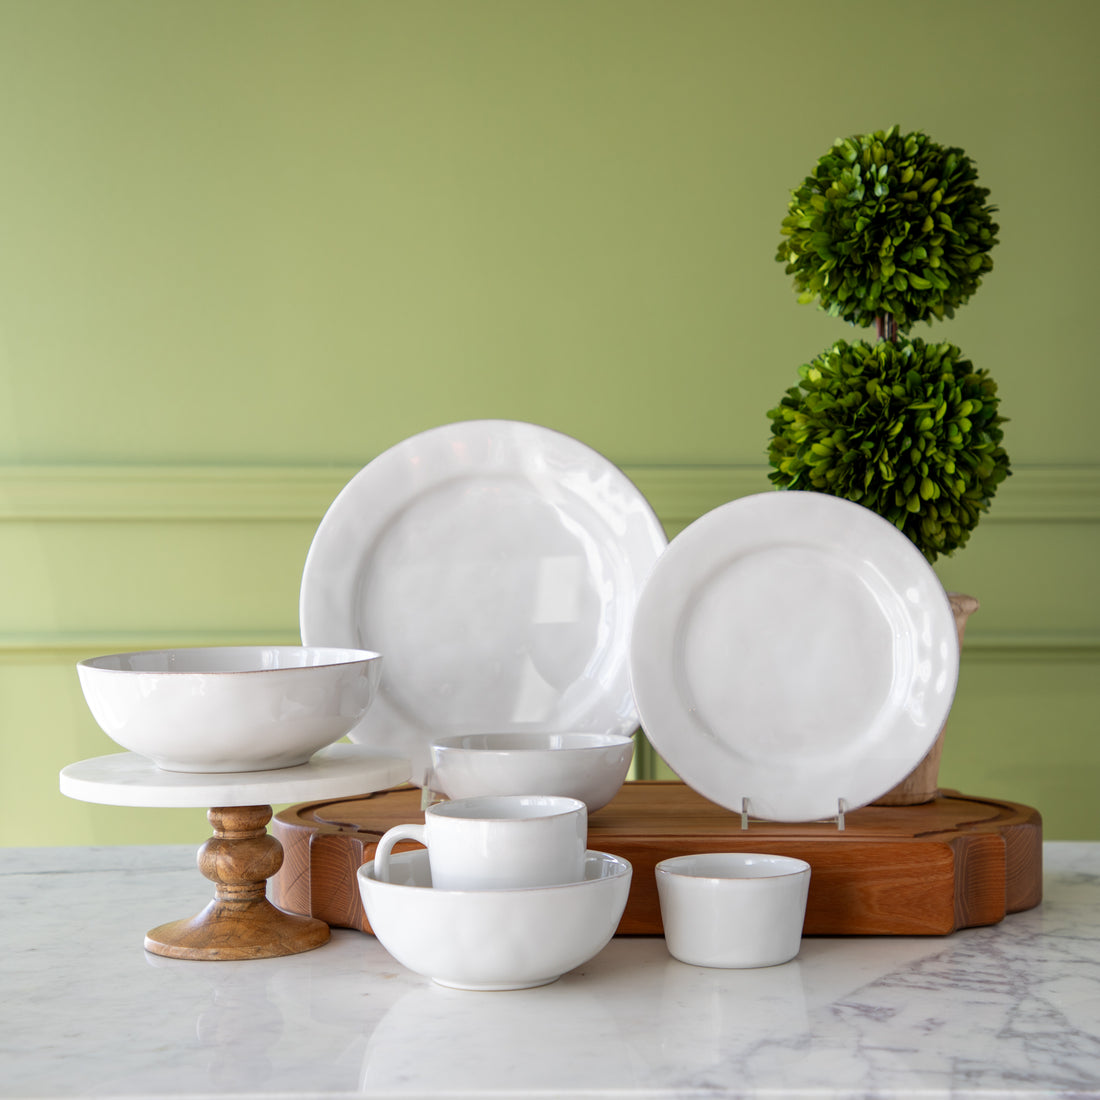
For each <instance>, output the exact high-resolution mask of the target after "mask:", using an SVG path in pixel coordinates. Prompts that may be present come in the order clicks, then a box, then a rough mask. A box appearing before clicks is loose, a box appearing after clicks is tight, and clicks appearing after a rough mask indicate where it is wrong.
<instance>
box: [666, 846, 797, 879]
mask: <svg viewBox="0 0 1100 1100" xmlns="http://www.w3.org/2000/svg"><path fill="white" fill-rule="evenodd" d="M707 858H718V859H733V860H741V861H746V862H743V863H741V866H742V867H748V866H751V864H750V863H748V862H747V861H749V860H753V859H758V860H761V861H766V862H782V863H785V864H791V865H792V866H791V868H790V870H786V871H777V872H776V873H775V874H770V875H743V874H693V873H692V872H691V871H688V870H686V869H685V868H686V866H687V864H688V862H689V861H690V860H697V859H707ZM811 869H812V868H811V867H810V864H809V863H807V862H806V860H804V859H799V858H798V857H797V856H782V855H777V854H776V853H774V852H692V853H689V854H685V855H682V856H672V857H670V858H669V859H663V860H661V862H660V863H658V864H657V866H656V867H655V868H654V870H655V871H656V873H657V874H658V875H668V876H669V877H672V878H682V879H696V880H698V881H701V882H766V881H769V880H771V879H779V878H793V877H794V876H796V875H804V874H806V872H807V871H810V870H811Z"/></svg>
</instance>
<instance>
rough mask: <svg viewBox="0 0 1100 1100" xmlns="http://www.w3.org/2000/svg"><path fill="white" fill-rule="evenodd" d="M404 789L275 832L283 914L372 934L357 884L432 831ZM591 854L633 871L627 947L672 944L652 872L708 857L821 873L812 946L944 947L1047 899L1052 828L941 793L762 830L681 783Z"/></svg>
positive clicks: (314, 805)
mask: <svg viewBox="0 0 1100 1100" xmlns="http://www.w3.org/2000/svg"><path fill="white" fill-rule="evenodd" d="M420 800H421V791H420V789H419V788H415V787H404V788H398V789H395V790H391V791H384V792H380V793H377V794H371V795H364V796H361V797H357V798H344V799H333V800H328V801H319V802H310V803H302V804H300V805H297V806H291V807H289V808H288V809H286V810H284V811H282V812H281V813H280V814H278V815H277V816H276V817H275V819H274V821H273V822H272V826H271V829H272V832H273V833H274V835H275V836H276V837H278V839H279V840H280V842H281V843H282V845H283V848H284V851H285V862H284V864H283V867H282V869H281V870H280V871H279V873H278V874H277V875H276V876H275V877H274V878H273V879H272V880H271V882H270V883H269V886H270V889H271V896H272V899H273V900H274V901H275V903H276V904H277V905H279V906H280V907H281V908H283V909H286V910H288V911H290V912H294V913H302V914H305V915H309V916H314V917H318V918H319V919H321V920H323V921H325V922H326V923H328V924H330V925H334V926H337V927H343V928H358V929H360V930H362V931H369V930H370V929H369V925H368V924H367V922H366V918H365V916H364V914H363V909H362V905H361V903H360V900H359V889H358V882H357V879H356V873H357V871H358V869H359V867H360V866H361V865H362V864H363V863H366V862H368V861H369V860H370V859H372V858H373V854H374V846H375V844H376V843H377V841H378V839H379V838H380V837H381V835H382V834H383V833H384V832H385V831H386V830H387V829H388V828H390V827H391V826H392V825H398V824H401V823H403V822H410V821H422V820H423V811H422V810H421V808H420ZM588 845H589V847H590V848H595V849H597V850H599V851H608V852H613V853H614V854H616V855H619V856H622V857H624V858H625V859H628V860H630V862H631V863H632V864H633V866H634V877H633V881H632V884H631V893H630V899H629V901H628V902H627V907H626V912H625V913H624V914H623V919H622V921H621V922H620V924H619V934H620V935H624V934H625V935H638V934H641V935H659V934H661V932H662V927H661V915H660V907H659V904H658V901H657V890H656V883H655V879H654V874H653V868H654V866H655V865H656V864H657V863H658V862H659V861H660V860H662V859H666V858H668V857H669V856H674V855H682V854H687V853H691V852H706V851H762V852H772V853H775V854H779V855H793V856H797V857H799V858H801V859H805V860H807V861H808V862H809V863H810V865H811V867H812V868H813V875H812V878H811V884H810V898H809V902H808V905H807V911H806V926H805V930H806V934H807V935H945V934H947V933H950V932H953V931H955V930H956V929H958V928H967V927H972V926H976V925H983V924H994V923H996V922H997V921H999V920H1001V919H1003V918H1004V916H1005V915H1006V914H1007V913H1014V912H1019V911H1021V910H1024V909H1030V908H1033V907H1034V906H1036V905H1038V904H1039V902H1040V901H1041V898H1042V819H1041V817H1040V815H1039V813H1038V812H1037V811H1036V810H1033V809H1031V808H1030V807H1027V806H1021V805H1018V804H1016V803H1012V802H1005V801H1000V800H996V799H989V798H979V797H974V796H969V795H962V794H959V793H957V792H954V791H941V792H940V794H939V796H938V797H937V798H935V799H934V800H933V801H931V802H926V803H924V804H923V805H919V806H865V807H863V808H862V809H859V810H854V811H852V812H850V813H848V814H847V815H846V816H845V820H844V829H843V831H841V830H839V829H838V825H837V822H835V821H827V822H810V823H791V824H788V823H782V822H770V821H755V820H753V821H750V822H749V823H748V828H747V829H743V828H742V819H741V816H740V815H739V814H734V813H731V812H730V811H728V810H726V809H723V808H722V807H720V806H717V805H716V804H714V803H713V802H710V801H708V800H707V799H705V798H703V797H702V796H701V795H699V794H697V793H696V792H695V791H693V790H692V789H691V788H690V787H687V786H686V785H685V784H683V783H679V782H664V781H643V782H634V783H627V784H625V785H624V786H623V788H622V790H621V791H620V792H619V794H618V795H617V796H616V797H615V798H614V799H613V800H612V801H611V802H610V803H609V804H608V805H607V806H605V807H604V808H603V809H602V810H599V811H597V812H596V813H594V814H593V815H592V816H591V817H590V819H589V829H588Z"/></svg>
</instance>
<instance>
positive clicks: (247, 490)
mask: <svg viewBox="0 0 1100 1100" xmlns="http://www.w3.org/2000/svg"><path fill="white" fill-rule="evenodd" d="M358 469H359V467H352V466H228V465H227V466H153V465H149V466H0V522H18V521H30V520H39V521H67V522H74V521H75V522H79V521H82V520H88V521H103V520H107V521H123V520H125V521H142V520H160V521H163V520H181V521H186V520H202V521H219V520H220V521H233V522H241V521H249V520H267V521H285V522H296V521H306V520H309V521H319V520H320V517H321V516H322V515H323V514H324V512H325V510H326V509H327V508H328V506H329V504H331V503H332V500H333V499H334V498H335V496H336V494H337V493H338V492H339V491H340V489H341V488H343V486H344V485H345V484H346V483H347V482H348V481H349V480H350V479H351V477H352V476H353V475H354V474H355V473H356V472H357V470H358ZM623 469H624V472H625V473H626V474H627V476H628V477H630V478H631V480H633V481H634V483H635V484H636V485H637V486H638V488H639V489H641V491H642V492H643V493H644V494H645V495H646V497H647V499H648V500H649V501H650V503H651V504H652V505H653V507H654V509H655V510H656V512H657V514H658V515H659V516H660V517H661V519H662V521H663V522H664V523H665V524H667V525H669V526H672V527H680V526H682V525H684V524H685V523H688V522H690V521H691V520H693V519H695V518H697V517H698V516H700V515H703V514H704V513H705V512H707V511H710V509H712V508H715V507H717V506H718V505H719V504H722V503H725V502H726V501H728V500H733V499H735V498H737V497H741V496H747V495H748V494H750V493H759V492H767V491H768V490H770V489H771V488H772V486H771V483H770V482H769V481H768V478H767V474H768V467H767V466H765V465H764V464H759V465H730V466H692V465H679V466H624V467H623ZM1098 521H1100V465H1078V466H1041V465H1035V466H1018V467H1016V468H1015V472H1014V473H1013V476H1012V477H1011V478H1009V479H1008V481H1006V482H1005V483H1004V484H1003V485H1002V486H1001V487H1000V489H999V490H998V493H997V497H996V499H995V501H994V504H993V506H992V508H991V509H990V511H989V514H988V515H987V516H986V517H984V518H983V520H982V522H983V524H984V523H1059V522H1070V523H1095V522H1098Z"/></svg>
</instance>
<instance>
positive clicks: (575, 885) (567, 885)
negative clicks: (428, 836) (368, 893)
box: [357, 848, 634, 897]
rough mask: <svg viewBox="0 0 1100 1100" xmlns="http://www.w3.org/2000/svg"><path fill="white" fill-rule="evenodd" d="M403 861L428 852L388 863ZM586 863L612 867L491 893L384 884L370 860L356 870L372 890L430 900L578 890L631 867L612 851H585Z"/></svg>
mask: <svg viewBox="0 0 1100 1100" xmlns="http://www.w3.org/2000/svg"><path fill="white" fill-rule="evenodd" d="M402 857H404V858H405V859H406V860H407V859H408V858H409V857H414V858H417V859H419V860H427V858H428V850H427V848H415V849H413V850H411V851H408V852H394V853H393V855H391V856H390V863H391V864H392V863H393V862H394V860H398V859H402ZM589 862H596V863H599V864H600V865H601V866H603V867H609V868H611V871H610V872H609V873H608V874H602V875H600V876H599V877H598V878H579V879H577V881H576V882H558V883H549V884H547V885H545V886H506V887H503V888H501V889H493V890H440V889H439V888H438V887H436V886H415V885H412V884H410V883H407V882H387V881H386V880H385V879H380V878H376V877H375V876H374V874H373V871H374V860H373V859H372V860H369V861H368V862H366V863H364V864H363V865H362V866H361V867H360V868H359V870H358V872H357V874H358V876H359V877H360V878H361V879H362V880H363V881H364V882H369V883H371V884H372V886H371V887H369V888H373V887H374V886H381V887H383V888H384V889H386V890H422V891H424V892H426V893H428V894H430V895H432V896H433V897H436V896H443V897H454V896H456V895H457V896H459V897H462V896H469V897H488V896H492V897H509V896H515V895H517V894H536V893H540V892H545V891H546V890H578V889H584V888H585V887H593V886H597V885H598V884H600V883H605V884H606V883H609V882H614V881H615V880H617V879H620V878H622V877H623V876H624V875H629V874H632V873H633V870H634V867H633V865H632V864H631V862H630V861H629V860H627V859H623V857H622V856H617V855H615V854H613V853H612V852H598V851H596V850H595V849H594V848H588V849H587V850H586V851H585V853H584V864H585V867H586V868H587V866H588V864H589Z"/></svg>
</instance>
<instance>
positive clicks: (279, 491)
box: [0, 464, 1100, 663]
mask: <svg viewBox="0 0 1100 1100" xmlns="http://www.w3.org/2000/svg"><path fill="white" fill-rule="evenodd" d="M357 470H358V467H349V466H286V465H279V466H231V465H226V466H158V465H142V466H105V465H103V466H70V465H66V466H60V465H59V466H45V465H43V466H0V526H2V525H3V524H26V523H32V524H38V523H85V522H86V523H134V522H139V523H140V522H150V523H157V522H160V523H191V522H202V523H211V522H213V523H238V524H239V523H250V522H259V521H266V522H285V523H303V524H308V525H310V526H315V525H316V524H317V523H318V522H320V519H321V517H322V516H323V515H324V513H325V511H326V510H327V508H328V506H329V505H330V504H331V502H332V500H333V499H334V498H335V496H336V495H337V493H339V491H340V490H341V489H342V488H343V486H344V485H345V484H346V483H347V481H348V480H349V479H350V478H351V477H352V476H353V475H354V474H355V473H356V472H357ZM624 471H625V473H626V474H627V475H628V476H629V477H630V478H631V479H632V480H633V481H634V482H635V484H637V486H638V487H639V489H641V491H642V492H643V493H644V494H645V495H646V497H647V499H648V500H649V501H650V503H651V504H652V505H653V507H654V509H655V511H656V512H657V514H658V515H659V516H660V518H661V520H662V522H663V523H664V524H665V526H666V528H667V529H668V531H669V533H670V534H675V533H676V532H677V531H679V530H680V529H682V528H683V527H684V526H686V525H687V524H688V523H690V522H691V521H692V520H694V519H696V518H697V517H698V516H701V515H703V514H704V513H706V512H708V511H710V510H711V509H713V508H715V507H718V506H719V505H721V504H723V503H725V502H726V501H729V500H733V499H736V498H738V497H742V496H747V495H749V494H751V493H758V492H766V491H769V490H770V489H771V484H770V482H769V481H768V479H767V473H768V468H767V467H766V466H765V465H763V464H760V465H751V466H750V465H730V466H691V465H681V466H626V467H624ZM982 522H983V524H986V523H988V524H1042V525H1049V524H1069V523H1072V524H1095V523H1098V522H1100V465H1078V466H1066V465H1062V466H1053V465H1047V466H1043V465H1035V466H1021V467H1017V468H1016V470H1015V473H1014V475H1013V476H1012V477H1011V478H1010V479H1009V480H1008V481H1007V482H1006V483H1005V484H1004V485H1003V486H1002V487H1001V489H1000V491H999V492H998V494H997V498H996V499H995V501H994V504H993V507H992V508H991V510H990V512H989V514H988V515H987V516H986V517H984V518H983V520H982ZM297 640H298V639H297V624H288V625H287V629H286V630H285V631H271V630H259V631H254V632H251V631H250V632H247V633H246V632H244V631H240V630H238V631H234V632H224V631H223V632H219V631H217V630H214V631H211V632H197V631H185V632H183V633H182V634H173V635H172V636H171V637H167V636H163V635H161V634H159V633H156V632H140V631H126V632H115V631H110V630H105V631H103V632H102V633H101V632H98V631H97V632H95V633H94V634H88V633H82V634H71V635H70V634H66V633H64V632H52V633H51V632H48V631H40V632H35V633H33V634H31V633H27V634H18V635H2V634H0V658H2V659H3V660H4V661H5V662H8V663H11V662H23V661H58V662H60V661H68V660H78V659H80V657H82V656H87V655H88V654H91V653H110V652H122V651H127V650H133V649H153V648H160V647H170V646H182V645H257V644H261V645H262V644H272V645H275V644H294V643H295V642H296V641H297ZM1098 657H1100V632H1093V631H1089V632H1084V633H1067V632H1049V633H1046V632H1038V631H1037V632H1033V633H994V634H988V635H983V634H982V633H981V632H980V631H974V632H972V634H971V635H969V636H968V637H967V641H966V646H965V647H964V659H967V660H971V659H972V660H978V661H1002V660H1044V661H1045V660H1090V661H1094V660H1096V659H1097V658H1098Z"/></svg>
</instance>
